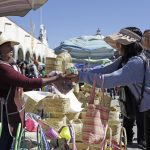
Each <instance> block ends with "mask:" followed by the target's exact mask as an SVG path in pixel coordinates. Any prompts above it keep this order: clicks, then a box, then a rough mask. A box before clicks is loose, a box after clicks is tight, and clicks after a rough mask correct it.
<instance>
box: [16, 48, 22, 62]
mask: <svg viewBox="0 0 150 150" xmlns="http://www.w3.org/2000/svg"><path fill="white" fill-rule="evenodd" d="M17 59H18V60H24V55H23V50H22V48H19V49H18V52H17Z"/></svg>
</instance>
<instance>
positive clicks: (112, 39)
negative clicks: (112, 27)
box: [104, 29, 141, 49]
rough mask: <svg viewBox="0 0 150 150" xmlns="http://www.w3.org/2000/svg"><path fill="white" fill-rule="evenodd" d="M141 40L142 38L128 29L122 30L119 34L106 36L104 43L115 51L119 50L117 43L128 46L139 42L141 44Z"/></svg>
mask: <svg viewBox="0 0 150 150" xmlns="http://www.w3.org/2000/svg"><path fill="white" fill-rule="evenodd" d="M140 40H141V37H140V36H139V35H138V34H136V33H134V32H132V31H130V30H128V29H121V30H120V31H119V32H118V33H115V34H113V35H109V36H106V37H105V38H104V41H105V42H106V43H108V44H109V45H110V46H112V47H113V48H115V49H116V48H117V47H116V43H120V44H123V45H128V44H131V43H134V42H137V41H138V42H139V41H140Z"/></svg>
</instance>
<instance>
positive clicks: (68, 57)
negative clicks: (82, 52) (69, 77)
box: [57, 52, 72, 64]
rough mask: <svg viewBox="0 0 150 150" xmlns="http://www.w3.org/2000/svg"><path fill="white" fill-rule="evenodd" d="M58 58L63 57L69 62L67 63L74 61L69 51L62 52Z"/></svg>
mask: <svg viewBox="0 0 150 150" xmlns="http://www.w3.org/2000/svg"><path fill="white" fill-rule="evenodd" d="M57 58H58V59H60V58H61V59H63V61H64V62H65V63H66V64H67V63H71V62H72V58H71V55H70V54H69V53H67V52H62V53H60V54H59V55H58V56H57Z"/></svg>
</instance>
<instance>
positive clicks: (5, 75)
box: [0, 65, 62, 89]
mask: <svg viewBox="0 0 150 150" xmlns="http://www.w3.org/2000/svg"><path fill="white" fill-rule="evenodd" d="M59 79H62V77H61V76H60V75H56V76H53V77H48V78H32V79H31V78H28V77H26V76H24V75H22V74H21V73H19V72H17V71H15V70H14V69H13V68H12V67H11V66H8V65H1V67H0V82H1V83H4V84H6V85H8V86H17V87H23V88H30V89H34V88H40V87H41V86H44V85H47V84H51V83H53V82H55V81H57V80H59Z"/></svg>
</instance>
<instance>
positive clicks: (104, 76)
mask: <svg viewBox="0 0 150 150" xmlns="http://www.w3.org/2000/svg"><path fill="white" fill-rule="evenodd" d="M145 53H146V56H147V57H149V58H150V51H145ZM121 59H122V57H119V58H118V59H116V61H114V62H113V63H111V64H109V65H107V66H105V67H102V68H96V69H93V70H90V71H88V72H80V73H79V81H80V82H86V83H88V84H91V85H92V84H93V80H94V77H96V81H97V87H100V88H113V87H116V86H125V85H126V86H128V87H129V88H130V90H131V91H132V93H133V94H134V96H135V98H136V100H137V101H138V100H139V97H140V94H141V87H142V83H143V76H144V61H143V59H142V58H141V57H139V56H134V57H132V58H130V59H129V60H128V62H127V63H126V64H125V65H124V66H123V67H122V68H120V69H118V66H119V64H120V63H121ZM145 82H146V83H145V91H144V94H143V99H142V101H141V105H140V111H141V112H143V111H147V110H149V109H150V68H149V64H148V65H147V69H146V80H145ZM102 84H103V85H102Z"/></svg>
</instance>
